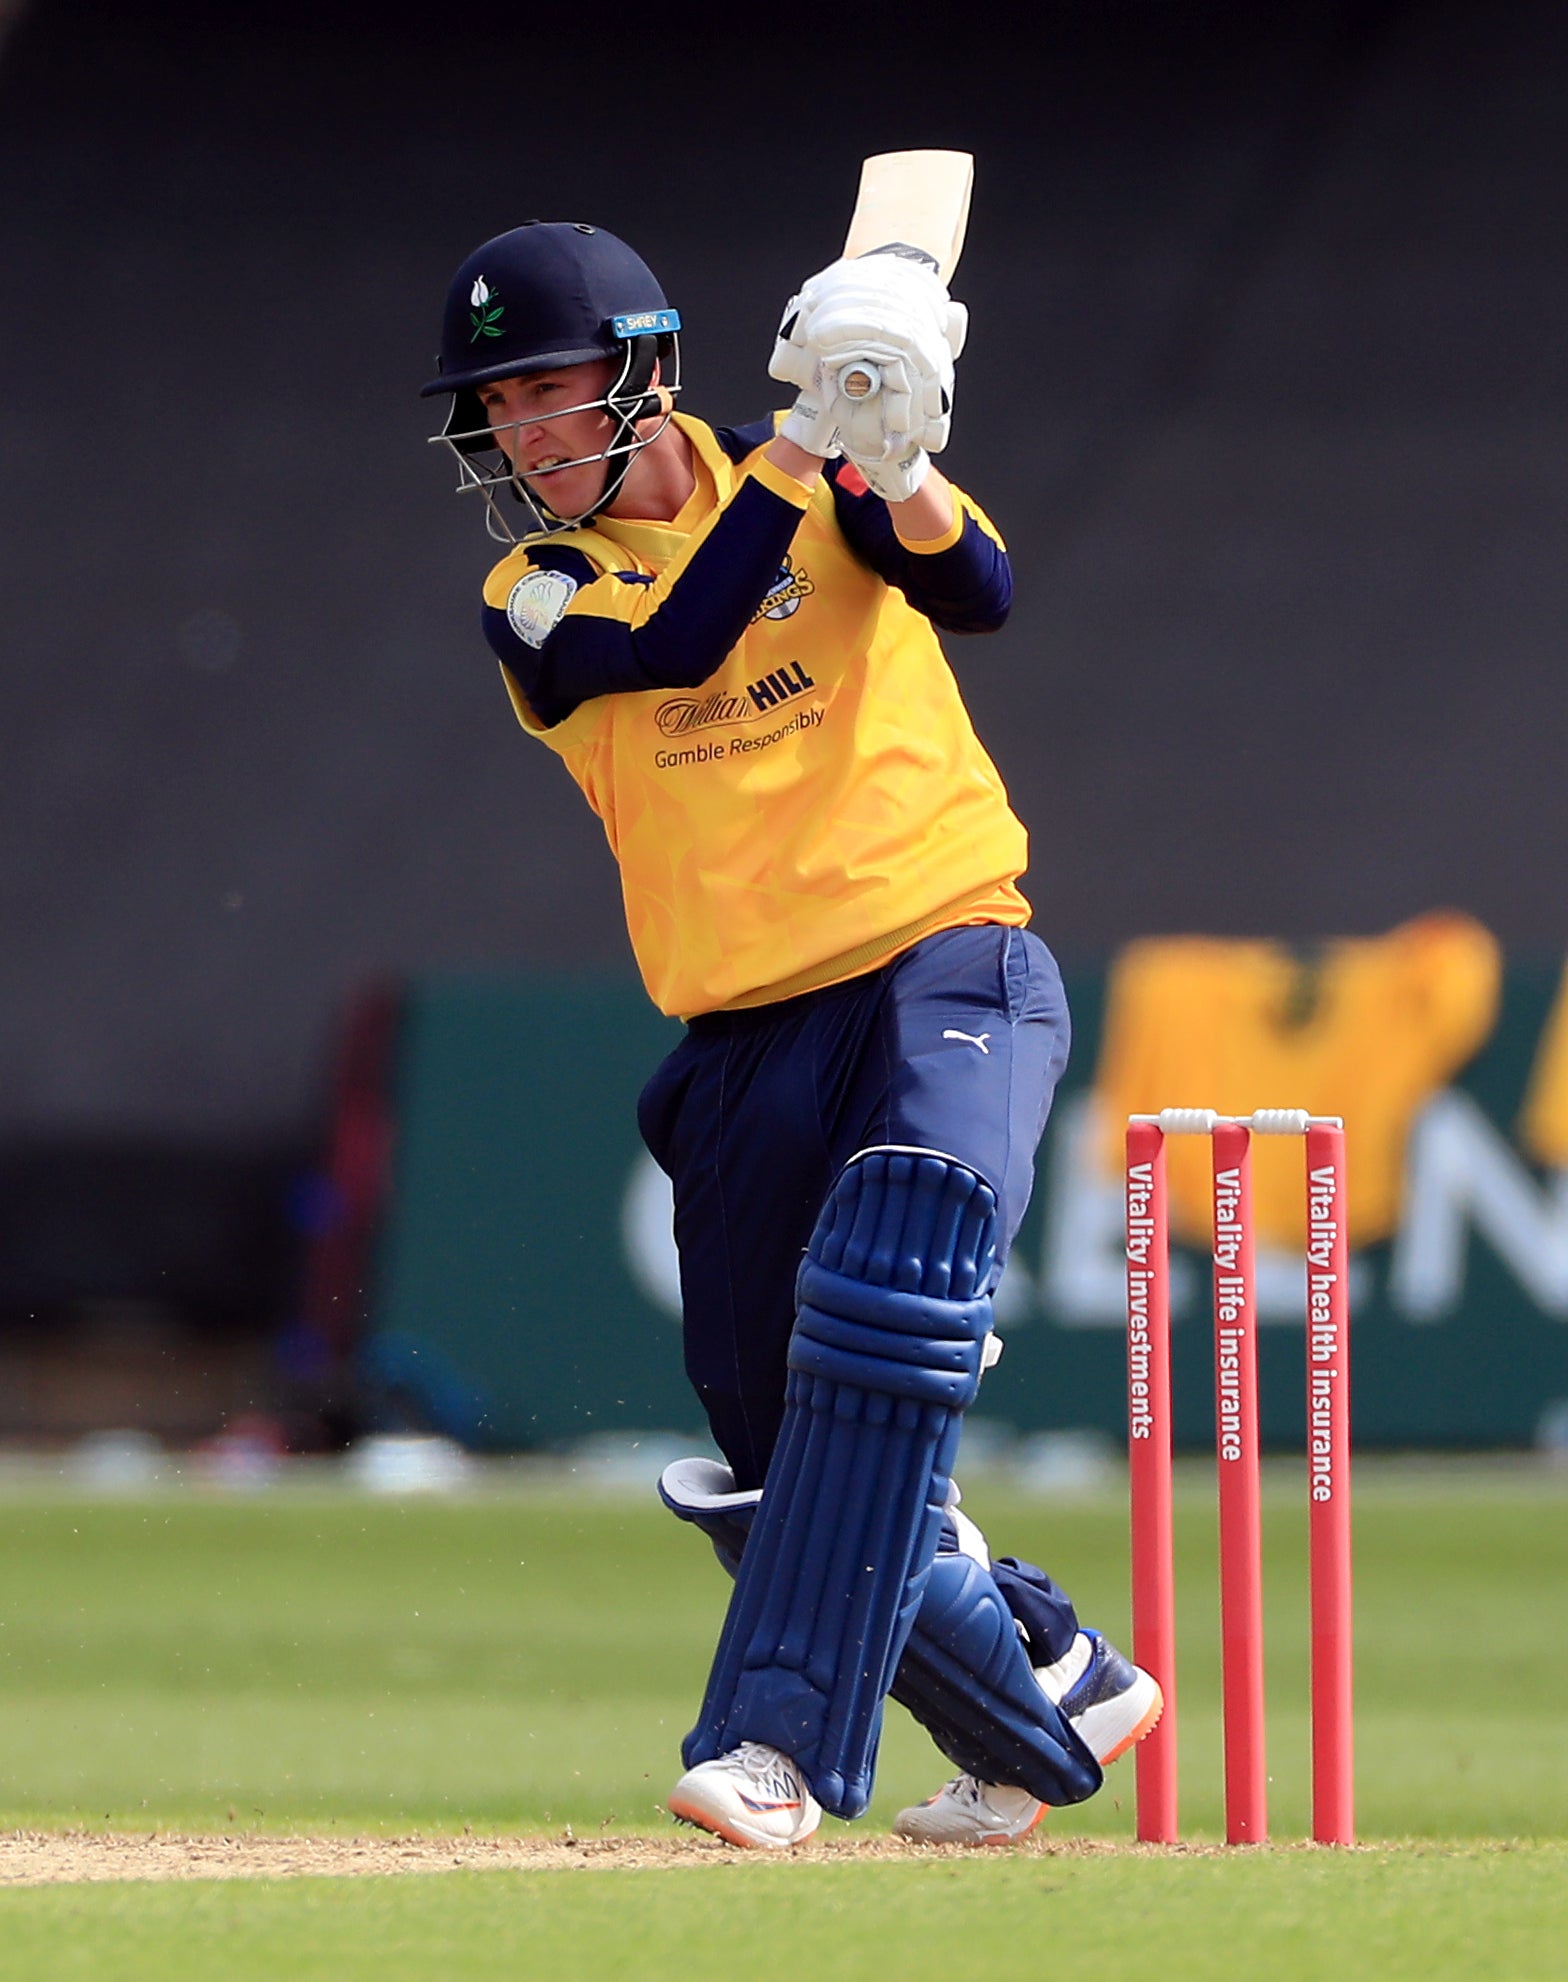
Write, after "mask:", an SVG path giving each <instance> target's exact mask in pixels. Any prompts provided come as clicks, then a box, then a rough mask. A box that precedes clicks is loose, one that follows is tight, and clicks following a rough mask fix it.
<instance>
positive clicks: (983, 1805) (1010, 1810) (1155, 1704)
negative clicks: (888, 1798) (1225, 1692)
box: [893, 1631, 1165, 1844]
mask: <svg viewBox="0 0 1568 1982" xmlns="http://www.w3.org/2000/svg"><path fill="white" fill-rule="evenodd" d="M1034 1676H1035V1678H1036V1679H1038V1680H1039V1682H1040V1687H1041V1690H1042V1691H1043V1692H1044V1693H1045V1694H1046V1695H1047V1697H1048V1698H1049V1699H1050V1700H1051V1701H1052V1703H1053V1704H1054V1705H1056V1706H1058V1707H1060V1708H1061V1710H1062V1712H1063V1714H1064V1715H1065V1716H1066V1718H1067V1719H1068V1720H1069V1721H1070V1722H1071V1723H1072V1725H1073V1727H1074V1728H1076V1730H1077V1731H1078V1733H1079V1734H1080V1735H1082V1737H1083V1739H1084V1742H1085V1745H1086V1746H1087V1747H1088V1748H1089V1750H1090V1752H1091V1753H1092V1754H1093V1756H1094V1758H1095V1760H1096V1761H1097V1762H1098V1763H1099V1764H1100V1766H1101V1767H1102V1768H1109V1767H1110V1765H1111V1763H1112V1762H1114V1761H1115V1760H1116V1758H1117V1757H1118V1756H1119V1755H1125V1754H1126V1752H1127V1750H1128V1749H1129V1748H1131V1747H1132V1746H1133V1745H1134V1743H1135V1742H1139V1741H1141V1740H1142V1739H1143V1737H1144V1736H1145V1735H1146V1734H1147V1733H1148V1732H1149V1731H1150V1729H1151V1728H1152V1727H1153V1726H1154V1724H1155V1722H1156V1721H1158V1719H1159V1718H1160V1715H1161V1714H1162V1713H1163V1712H1164V1711H1165V1697H1164V1695H1163V1694H1162V1693H1161V1692H1160V1688H1159V1683H1158V1681H1157V1680H1156V1679H1155V1678H1154V1676H1153V1674H1152V1673H1148V1672H1145V1671H1144V1670H1143V1668H1142V1666H1137V1665H1134V1664H1133V1662H1132V1660H1131V1659H1129V1658H1126V1657H1124V1656H1123V1655H1122V1653H1120V1652H1119V1651H1117V1649H1116V1647H1115V1646H1114V1645H1113V1644H1112V1643H1111V1641H1110V1640H1109V1639H1108V1638H1103V1637H1102V1636H1101V1635H1100V1633H1099V1632H1098V1631H1080V1632H1079V1633H1078V1635H1077V1637H1076V1638H1074V1640H1073V1642H1072V1644H1071V1645H1070V1646H1069V1647H1068V1649H1067V1651H1066V1652H1065V1653H1064V1655H1063V1656H1062V1657H1061V1658H1059V1659H1058V1660H1057V1661H1056V1663H1055V1664H1054V1665H1037V1666H1036V1667H1035V1669H1034ZM1046 1808H1047V1806H1046V1805H1045V1804H1044V1803H1041V1802H1040V1801H1039V1800H1038V1799H1037V1798H1035V1797H1033V1796H1031V1795H1030V1794H1029V1792H1028V1790H1026V1789H1015V1788H1013V1787H1011V1786H1010V1785H1009V1784H1006V1783H994V1782H980V1781H979V1780H978V1779H977V1778H976V1777H974V1776H954V1778H953V1779H952V1781H951V1782H949V1783H945V1784H944V1785H943V1786H942V1788H941V1789H939V1790H938V1791H937V1793H936V1795H935V1796H932V1797H929V1798H928V1799H927V1800H926V1801H925V1802H924V1803H918V1804H915V1805H914V1806H913V1807H912V1808H910V1809H908V1810H900V1811H899V1813H898V1815H897V1817H896V1818H895V1819H894V1820H893V1831H894V1835H895V1836H897V1837H902V1838H908V1839H909V1840H910V1841H911V1843H914V1844H1016V1843H1017V1841H1018V1839H1019V1838H1021V1837H1027V1836H1028V1834H1029V1832H1030V1831H1032V1830H1033V1829H1034V1827H1035V1825H1036V1824H1038V1823H1039V1821H1040V1819H1041V1818H1042V1817H1043V1816H1044V1815H1045V1812H1046Z"/></svg>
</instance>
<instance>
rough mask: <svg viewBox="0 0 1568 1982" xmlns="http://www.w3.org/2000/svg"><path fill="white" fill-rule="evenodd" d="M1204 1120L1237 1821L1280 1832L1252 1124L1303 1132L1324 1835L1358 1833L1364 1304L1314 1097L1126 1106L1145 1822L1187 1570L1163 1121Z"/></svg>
mask: <svg viewBox="0 0 1568 1982" xmlns="http://www.w3.org/2000/svg"><path fill="white" fill-rule="evenodd" d="M1170 1135H1206V1136H1208V1137H1210V1139H1211V1142H1212V1147H1213V1155H1214V1360H1215V1460H1216V1471H1217V1475H1218V1486H1219V1553H1220V1633H1221V1684H1222V1696H1223V1714H1224V1730H1225V1733H1224V1744H1225V1835H1226V1841H1227V1842H1228V1843H1230V1844H1261V1843H1263V1842H1265V1841H1266V1840H1267V1837H1268V1787H1267V1785H1268V1772H1267V1765H1266V1760H1265V1730H1264V1710H1263V1574H1262V1554H1261V1528H1262V1522H1261V1512H1260V1504H1259V1475H1258V1374H1257V1370H1258V1365H1257V1334H1256V1321H1257V1301H1256V1287H1255V1283H1254V1270H1253V1252H1254V1247H1253V1223H1252V1138H1253V1136H1255V1135H1299V1136H1301V1137H1302V1138H1303V1141H1304V1145H1305V1152H1306V1196H1307V1240H1306V1266H1307V1297H1306V1337H1307V1351H1306V1363H1307V1490H1308V1495H1309V1522H1310V1533H1309V1543H1308V1552H1309V1568H1310V1579H1311V1599H1310V1604H1311V1632H1312V1835H1313V1837H1314V1839H1315V1840H1316V1841H1317V1842H1318V1843H1319V1844H1353V1843H1354V1842H1355V1762H1354V1745H1353V1731H1352V1701H1351V1588H1350V1582H1351V1577H1350V1408H1349V1406H1350V1335H1349V1324H1350V1308H1349V1298H1348V1286H1347V1267H1348V1258H1347V1249H1346V1199H1345V1132H1344V1125H1343V1123H1342V1122H1341V1121H1340V1119H1339V1118H1338V1117H1337V1116H1321V1115H1309V1114H1308V1113H1307V1111H1306V1110H1305V1109H1304V1108H1260V1109H1258V1110H1257V1111H1256V1112H1254V1113H1253V1114H1251V1115H1220V1114H1216V1113H1215V1111H1214V1110H1213V1109H1212V1108H1166V1109H1162V1110H1161V1112H1160V1113H1159V1114H1157V1115H1133V1116H1130V1117H1129V1118H1128V1123H1127V1405H1128V1417H1127V1422H1128V1459H1129V1481H1130V1496H1131V1511H1132V1628H1133V1657H1134V1659H1135V1660H1136V1661H1137V1663H1138V1664H1139V1665H1141V1666H1143V1667H1144V1668H1145V1670H1147V1671H1149V1672H1152V1673H1153V1674H1154V1676H1155V1678H1156V1679H1157V1680H1158V1681H1159V1682H1160V1686H1161V1689H1162V1690H1163V1692H1164V1695H1165V1712H1164V1714H1163V1716H1162V1717H1161V1720H1160V1722H1159V1724H1158V1725H1157V1726H1156V1727H1155V1729H1154V1730H1153V1732H1152V1733H1150V1734H1149V1735H1147V1736H1146V1737H1145V1738H1144V1740H1143V1741H1142V1742H1141V1743H1140V1744H1139V1747H1138V1749H1137V1751H1136V1764H1135V1766H1136V1770H1137V1804H1138V1836H1139V1838H1140V1839H1143V1840H1146V1841H1148V1842H1153V1843H1162V1844H1173V1843H1175V1842H1176V1841H1177V1840H1178V1837H1179V1835H1180V1833H1179V1830H1178V1825H1177V1752H1176V1624H1175V1573H1174V1566H1173V1555H1172V1532H1171V1381H1170V1377H1171V1364H1170V1232H1169V1213H1168V1205H1167V1198H1166V1180H1165V1138H1166V1137H1167V1136H1170Z"/></svg>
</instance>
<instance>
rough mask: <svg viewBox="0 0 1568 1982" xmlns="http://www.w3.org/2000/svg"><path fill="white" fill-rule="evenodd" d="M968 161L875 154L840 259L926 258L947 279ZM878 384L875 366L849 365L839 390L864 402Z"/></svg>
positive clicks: (957, 240) (962, 222)
mask: <svg viewBox="0 0 1568 1982" xmlns="http://www.w3.org/2000/svg"><path fill="white" fill-rule="evenodd" d="M974 178H975V161H974V158H973V156H972V155H971V154H970V153H969V152H967V151H881V152H877V153H876V154H875V156H874V157H871V158H868V159H866V160H865V162H864V163H863V164H862V165H861V168H860V191H859V193H858V195H857V196H856V199H855V211H854V214H853V216H852V218H851V220H850V223H849V232H848V234H846V235H845V237H844V255H845V258H846V259H850V258H852V257H854V256H856V255H873V254H879V253H880V254H902V255H904V256H907V257H908V258H909V259H911V260H918V261H929V262H930V263H931V264H932V266H933V267H934V268H935V269H936V272H937V274H938V275H939V276H941V278H942V280H943V281H944V282H947V281H950V280H951V278H952V274H953V270H954V269H955V268H957V266H958V257H959V256H960V255H961V254H962V253H963V248H964V234H965V232H966V231H967V229H968V226H969V197H970V193H971V191H972V190H973V187H974ZM881 383H882V380H881V377H880V375H879V374H878V372H877V368H876V366H875V365H873V364H871V363H869V362H867V361H861V360H855V361H852V362H851V363H850V364H849V365H846V366H845V367H844V369H843V370H842V371H841V372H840V373H839V390H840V391H841V392H843V393H845V394H847V395H848V397H849V398H851V399H869V398H870V396H871V395H872V393H874V392H876V391H877V390H879V388H880V386H881Z"/></svg>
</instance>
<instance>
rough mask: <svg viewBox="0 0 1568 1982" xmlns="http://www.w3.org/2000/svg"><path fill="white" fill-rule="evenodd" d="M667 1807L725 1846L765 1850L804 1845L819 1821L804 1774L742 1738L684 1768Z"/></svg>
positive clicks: (766, 1748) (764, 1746) (818, 1810)
mask: <svg viewBox="0 0 1568 1982" xmlns="http://www.w3.org/2000/svg"><path fill="white" fill-rule="evenodd" d="M670 1808H671V1810H673V1811H674V1813H675V1815H676V1816H677V1817H684V1818H685V1820H686V1821H687V1823H689V1824H700V1825H701V1826H702V1828H703V1829H704V1830H705V1831H712V1832H713V1833H714V1835H715V1836H716V1837H722V1838H726V1839H728V1841H729V1842H730V1843H731V1844H739V1845H745V1846H747V1847H748V1848H751V1849H757V1848H759V1847H760V1848H761V1849H762V1850H765V1851H766V1850H771V1851H787V1850H789V1848H790V1847H791V1845H796V1844H804V1843H805V1841H806V1839H807V1838H808V1837H810V1836H811V1834H812V1832H813V1831H814V1830H815V1829H816V1828H817V1826H818V1824H820V1823H821V1822H822V1806H821V1805H820V1804H819V1803H818V1802H817V1800H816V1798H815V1797H814V1796H813V1795H812V1793H811V1791H810V1790H809V1789H807V1787H806V1779H805V1777H804V1776H803V1775H802V1774H801V1772H800V1770H799V1769H798V1768H796V1766H795V1764H794V1763H793V1762H792V1761H791V1760H790V1758H789V1757H788V1755H781V1754H780V1753H779V1751H778V1749H777V1748H770V1747H769V1746H768V1745H767V1743H766V1742H765V1741H743V1742H742V1743H741V1744H740V1746H739V1747H738V1748H732V1749H731V1750H730V1752H729V1753H728V1754H727V1755H720V1756H718V1757H717V1758H716V1759H715V1760H714V1761H711V1762H699V1763H698V1764H697V1766H696V1768H694V1769H688V1770H687V1771H686V1773H685V1775H683V1776H682V1777H681V1779H680V1781H679V1782H678V1783H677V1784H676V1785H675V1787H674V1788H673V1789H672V1790H671V1791H670Z"/></svg>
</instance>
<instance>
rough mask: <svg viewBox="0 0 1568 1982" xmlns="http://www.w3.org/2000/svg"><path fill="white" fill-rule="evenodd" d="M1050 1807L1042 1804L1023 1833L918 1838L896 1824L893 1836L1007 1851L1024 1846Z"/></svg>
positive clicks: (968, 1848)
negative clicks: (1009, 1846)
mask: <svg viewBox="0 0 1568 1982" xmlns="http://www.w3.org/2000/svg"><path fill="white" fill-rule="evenodd" d="M922 1807H924V1806H922ZM1050 1807H1051V1806H1050V1805H1049V1804H1048V1803H1042V1804H1041V1805H1040V1807H1039V1809H1038V1810H1036V1811H1035V1813H1034V1815H1033V1816H1032V1817H1031V1818H1030V1819H1029V1821H1028V1823H1027V1824H1025V1825H1024V1827H1023V1829H1022V1830H1021V1831H988V1832H987V1833H986V1835H985V1836H984V1837H974V1836H969V1837H918V1836H912V1835H911V1834H910V1833H909V1832H908V1831H901V1830H900V1829H899V1828H898V1826H897V1824H895V1825H894V1826H893V1835H894V1837H896V1838H902V1839H903V1841H904V1843H905V1844H956V1845H961V1846H962V1847H963V1848H964V1849H965V1850H966V1851H1005V1850H1006V1848H1007V1847H1008V1845H1010V1844H1022V1842H1023V1841H1024V1839H1025V1838H1026V1837H1028V1835H1029V1833H1030V1832H1031V1831H1032V1830H1035V1829H1037V1828H1038V1827H1039V1826H1040V1825H1041V1824H1043V1823H1044V1822H1045V1813H1046V1811H1047V1810H1049V1809H1050Z"/></svg>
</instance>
